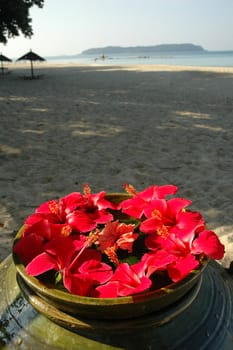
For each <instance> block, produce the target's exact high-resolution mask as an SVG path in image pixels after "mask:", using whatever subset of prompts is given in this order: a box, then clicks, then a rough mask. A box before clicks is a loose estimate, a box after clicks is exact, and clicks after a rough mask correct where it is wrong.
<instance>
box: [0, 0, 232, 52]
mask: <svg viewBox="0 0 233 350" xmlns="http://www.w3.org/2000/svg"><path fill="white" fill-rule="evenodd" d="M31 17H32V20H33V22H32V24H33V30H34V35H33V37H32V38H31V39H25V38H24V37H23V36H20V37H19V38H16V39H10V40H9V42H8V44H7V45H6V46H4V45H2V44H0V52H2V53H3V54H5V55H7V56H9V57H19V56H21V55H22V54H24V53H26V52H27V51H28V50H30V49H32V50H34V51H36V52H37V53H39V54H40V55H42V56H51V55H59V54H77V53H81V51H83V50H85V49H88V48H91V47H103V46H108V45H119V46H136V45H157V44H164V43H193V44H197V45H201V46H203V47H204V48H205V49H207V50H233V0H45V5H44V8H43V9H38V8H37V7H33V8H32V9H31Z"/></svg>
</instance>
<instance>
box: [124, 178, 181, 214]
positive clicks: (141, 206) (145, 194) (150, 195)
mask: <svg viewBox="0 0 233 350" xmlns="http://www.w3.org/2000/svg"><path fill="white" fill-rule="evenodd" d="M125 188H126V190H127V192H128V193H129V194H130V195H132V196H133V198H131V199H127V200H125V201H123V202H121V203H120V208H121V209H122V211H123V213H125V214H128V215H130V216H132V217H134V218H137V219H140V218H141V217H142V216H143V214H144V213H145V210H146V209H147V207H148V206H149V205H150V204H151V202H153V201H154V200H155V199H163V198H165V197H166V196H167V195H171V194H175V193H176V192H177V187H176V186H173V185H164V186H155V185H153V186H150V187H148V188H147V189H146V190H144V191H142V192H138V193H137V192H136V191H135V189H134V188H133V186H131V185H125Z"/></svg>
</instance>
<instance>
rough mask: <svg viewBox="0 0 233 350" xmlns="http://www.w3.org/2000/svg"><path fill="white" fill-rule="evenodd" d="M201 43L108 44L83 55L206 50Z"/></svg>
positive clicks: (87, 51)
mask: <svg viewBox="0 0 233 350" xmlns="http://www.w3.org/2000/svg"><path fill="white" fill-rule="evenodd" d="M205 51H206V50H204V49H203V47H202V46H200V45H194V44H161V45H151V46H128V47H122V46H106V47H97V48H91V49H88V50H84V51H82V53H81V54H82V55H109V54H119V53H128V54H134V53H136V54H140V53H143V54H144V53H156V52H158V53H166V52H205Z"/></svg>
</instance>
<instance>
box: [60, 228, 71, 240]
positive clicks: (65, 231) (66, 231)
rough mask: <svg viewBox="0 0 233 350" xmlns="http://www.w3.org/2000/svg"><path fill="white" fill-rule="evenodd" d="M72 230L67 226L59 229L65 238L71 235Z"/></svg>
mask: <svg viewBox="0 0 233 350" xmlns="http://www.w3.org/2000/svg"><path fill="white" fill-rule="evenodd" d="M71 232H72V228H71V227H70V226H69V225H66V226H63V227H62V229H61V234H62V236H64V237H67V236H69V235H70V234H71Z"/></svg>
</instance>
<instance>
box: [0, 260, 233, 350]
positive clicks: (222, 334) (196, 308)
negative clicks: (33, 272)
mask: <svg viewBox="0 0 233 350" xmlns="http://www.w3.org/2000/svg"><path fill="white" fill-rule="evenodd" d="M0 279H1V287H0V349H2V350H5V349H6V350H8V349H17V350H19V349H22V350H29V349H35V350H36V349H40V350H45V349H46V350H50V349H54V350H55V349H56V350H62V349H64V350H65V349H69V350H76V349H77V350H78V349H79V350H80V349H84V350H85V349H89V350H92V349H93V350H94V349H95V350H96V349H98V350H110V349H127V350H131V349H132V350H133V349H141V350H149V349H156V350H162V349H165V350H169V349H171V350H172V349H174V350H177V349H179V350H184V349H188V350H198V349H203V350H204V349H206V350H232V349H233V310H232V308H233V306H232V303H233V279H232V277H231V276H230V275H229V274H228V273H227V272H226V271H225V270H224V269H223V268H222V267H220V266H219V265H218V264H217V263H216V262H210V264H209V265H208V266H207V268H206V269H205V271H204V272H203V278H202V280H200V283H199V285H196V286H195V288H194V289H193V290H192V291H191V292H189V294H188V295H187V296H186V297H185V298H184V299H182V300H181V301H179V302H177V303H176V304H175V305H173V306H171V307H169V309H165V310H162V311H161V312H160V313H158V312H156V313H155V314H150V315H147V316H146V317H141V318H138V319H135V320H133V321H132V320H131V321H130V320H129V321H126V320H125V321H124V322H123V323H122V322H120V323H119V322H118V321H115V322H117V324H118V326H117V324H115V329H114V327H113V325H114V323H112V322H106V325H105V326H106V327H107V331H106V328H105V331H103V329H104V328H103V327H101V324H99V331H97V332H96V331H95V332H93V331H92V330H91V327H92V323H91V321H89V327H83V328H82V329H81V328H80V327H79V324H80V322H81V321H80V320H78V319H73V321H74V325H73V328H72V319H70V320H69V321H66V314H64V315H61V313H58V315H57V317H56V319H55V320H49V319H48V318H47V317H45V316H43V315H42V314H41V313H40V312H38V311H36V310H35V308H33V307H32V305H31V304H30V303H28V301H27V300H26V299H25V298H24V297H23V296H22V294H21V292H20V289H19V287H18V284H17V281H16V271H15V267H14V265H13V263H12V259H11V257H8V258H7V259H6V260H5V261H4V262H3V263H2V264H1V265H0ZM26 297H27V298H30V297H33V295H31V293H30V292H28V294H27V295H26ZM34 306H35V305H34ZM47 306H48V309H49V307H50V305H47ZM44 307H45V304H43V310H44ZM63 316H64V319H63V320H64V322H63V323H62V322H59V320H62V317H63ZM59 317H60V318H59ZM67 320H68V318H67ZM54 321H55V322H54ZM82 321H83V320H82ZM93 322H94V321H93ZM96 322H97V324H98V322H99V321H96ZM96 322H94V323H95V324H96ZM127 322H128V325H131V326H130V327H127ZM75 324H76V327H75ZM123 324H124V327H123ZM102 326H103V324H102ZM97 328H98V327H97ZM117 328H118V329H117ZM119 329H120V332H119ZM95 330H96V329H95Z"/></svg>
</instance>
